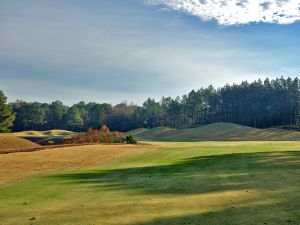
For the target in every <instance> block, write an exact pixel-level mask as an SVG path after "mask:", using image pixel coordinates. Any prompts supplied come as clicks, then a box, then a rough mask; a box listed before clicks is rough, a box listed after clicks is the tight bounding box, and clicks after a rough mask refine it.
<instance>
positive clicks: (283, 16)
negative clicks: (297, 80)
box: [0, 0, 300, 105]
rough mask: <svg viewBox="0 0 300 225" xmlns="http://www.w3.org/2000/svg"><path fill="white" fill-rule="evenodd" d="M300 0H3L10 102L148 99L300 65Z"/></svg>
mask: <svg viewBox="0 0 300 225" xmlns="http://www.w3.org/2000/svg"><path fill="white" fill-rule="evenodd" d="M299 43H300V0H220V1H217V0H72V1H71V0H22V1H20V0H0V90H3V91H4V93H5V94H6V95H7V97H8V100H9V101H10V102H13V101H15V100H17V99H22V100H25V101H39V102H52V101H55V100H61V101H63V102H64V103H65V104H67V105H71V104H73V103H76V102H79V101H86V102H99V103H104V102H107V103H112V104H117V103H119V102H121V101H124V100H127V101H128V102H133V103H137V104H142V103H143V101H145V100H146V98H148V97H151V98H155V99H157V100H160V98H161V97H162V96H172V97H176V96H181V95H183V94H187V93H188V92H189V91H191V90H192V89H199V88H201V87H206V86H208V85H210V84H212V85H214V86H215V87H220V86H222V85H225V84H226V83H229V84H232V83H239V82H241V81H243V80H248V81H253V80H256V79H258V78H261V79H265V78H266V77H269V78H276V77H280V76H284V77H288V76H290V77H296V76H297V75H299V74H300V54H299V52H300V44H299Z"/></svg>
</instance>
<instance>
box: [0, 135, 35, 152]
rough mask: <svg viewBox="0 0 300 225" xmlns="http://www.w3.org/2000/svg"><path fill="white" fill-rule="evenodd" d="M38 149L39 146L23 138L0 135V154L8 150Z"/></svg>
mask: <svg viewBox="0 0 300 225" xmlns="http://www.w3.org/2000/svg"><path fill="white" fill-rule="evenodd" d="M37 147H39V145H38V144H36V143H33V142H31V141H29V140H25V139H23V138H19V137H14V136H11V135H4V134H1V135H0V152H1V151H8V150H20V149H31V148H37Z"/></svg>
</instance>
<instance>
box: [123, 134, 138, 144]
mask: <svg viewBox="0 0 300 225" xmlns="http://www.w3.org/2000/svg"><path fill="white" fill-rule="evenodd" d="M125 142H126V143H127V144H137V140H136V139H135V138H134V137H133V136H132V135H128V136H126V138H125Z"/></svg>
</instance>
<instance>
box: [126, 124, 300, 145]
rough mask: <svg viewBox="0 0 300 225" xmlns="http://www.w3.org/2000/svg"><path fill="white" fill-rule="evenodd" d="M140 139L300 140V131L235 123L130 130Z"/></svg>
mask: <svg viewBox="0 0 300 225" xmlns="http://www.w3.org/2000/svg"><path fill="white" fill-rule="evenodd" d="M128 134H132V135H133V136H135V137H136V138H138V139H140V140H162V141H269V140H272V141H275V140H278V141H292V140H294V141H298V140H300V132H298V131H290V130H284V129H279V128H270V129H257V128H253V127H247V126H242V125H238V124H233V123H214V124H209V125H205V126H199V127H195V128H185V129H172V128H166V127H157V128H153V129H137V130H133V131H130V132H128Z"/></svg>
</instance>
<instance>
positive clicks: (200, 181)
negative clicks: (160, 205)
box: [52, 151, 300, 194]
mask: <svg viewBox="0 0 300 225" xmlns="http://www.w3.org/2000/svg"><path fill="white" fill-rule="evenodd" d="M299 169H300V152H298V151H290V152H277V153H248V154H225V155H214V156H205V157H194V158H189V159H185V160H182V161H181V162H179V163H177V164H171V165H161V166H152V167H133V168H124V169H116V170H95V171H92V172H90V171H82V172H80V173H67V174H59V175H54V176H52V178H54V179H58V180H59V181H61V182H64V183H70V184H74V183H77V184H93V185H95V187H97V186H99V187H101V188H103V187H107V188H109V189H126V188H128V189H140V190H141V191H143V192H144V193H151V194H155V193H157V194H193V193H207V192H211V191H226V190H242V189H259V188H268V189H274V190H276V189H277V188H281V187H285V186H287V185H293V184H294V185H296V184H295V177H297V178H298V177H299V176H298V175H299V174H295V172H296V171H297V170H298V171H299ZM298 181H299V178H298Z"/></svg>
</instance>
